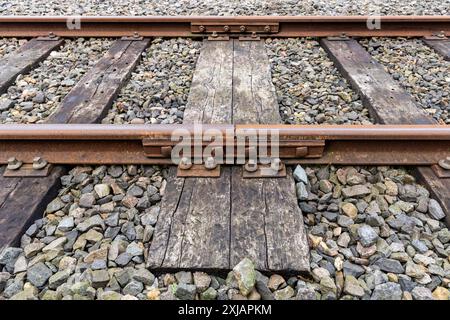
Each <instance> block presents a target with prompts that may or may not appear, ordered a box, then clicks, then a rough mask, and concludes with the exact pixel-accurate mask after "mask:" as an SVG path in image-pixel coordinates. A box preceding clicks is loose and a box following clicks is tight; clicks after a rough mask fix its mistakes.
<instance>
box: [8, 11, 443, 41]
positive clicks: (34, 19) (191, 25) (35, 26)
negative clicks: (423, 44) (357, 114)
mask: <svg viewBox="0 0 450 320" xmlns="http://www.w3.org/2000/svg"><path fill="white" fill-rule="evenodd" d="M273 24H276V28H274V29H271V28H270V25H273ZM233 25H235V26H238V28H237V29H235V28H231V26H233ZM240 26H243V27H244V30H246V33H247V34H248V33H251V32H252V30H253V31H254V32H257V33H260V36H261V37H305V36H311V37H332V36H339V35H342V34H345V35H346V36H350V37H358V36H359V37H364V36H386V37H391V36H392V37H396V36H409V37H423V36H433V35H436V34H440V35H442V36H444V37H445V36H450V16H448V15H445V16H370V15H369V16H230V17H228V16H227V17H223V16H133V17H125V16H3V17H0V36H2V37H36V36H47V35H48V34H49V33H52V34H54V35H56V36H60V37H86V36H89V37H123V36H130V35H133V34H136V33H138V34H139V35H140V36H143V37H162V36H164V37H203V36H208V35H209V34H211V33H212V32H217V33H223V34H227V33H228V34H230V35H231V36H233V35H234V36H239V35H242V33H245V32H240V31H239V30H241V29H240V28H239V27H240ZM225 27H228V28H225ZM199 29H200V30H199ZM225 30H227V31H225ZM234 30H238V31H234Z"/></svg>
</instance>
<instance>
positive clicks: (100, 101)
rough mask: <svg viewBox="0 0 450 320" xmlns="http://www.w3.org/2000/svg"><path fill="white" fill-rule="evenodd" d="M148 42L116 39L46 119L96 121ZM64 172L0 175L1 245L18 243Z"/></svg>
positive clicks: (67, 121) (51, 194)
mask: <svg viewBox="0 0 450 320" xmlns="http://www.w3.org/2000/svg"><path fill="white" fill-rule="evenodd" d="M41 42H47V41H41ZM148 43H149V40H148V39H144V40H141V41H122V40H118V41H116V42H115V43H114V44H113V46H112V47H111V48H110V50H109V51H108V52H107V53H106V54H105V56H104V57H102V58H101V59H100V60H99V61H98V62H97V63H96V64H95V66H94V67H93V68H92V69H91V70H90V71H89V72H88V73H87V74H86V75H85V76H84V77H83V78H82V79H81V80H80V82H79V83H78V84H77V85H76V86H75V87H74V88H73V89H72V91H71V92H69V94H68V95H67V96H66V97H65V98H64V100H63V101H62V102H61V106H60V107H59V108H57V110H56V111H55V113H54V114H53V115H52V116H50V117H49V119H47V120H46V122H48V123H96V122H99V121H100V120H101V118H102V117H103V116H104V114H105V113H106V112H107V110H108V108H109V107H110V106H111V104H112V101H113V99H114V98H115V96H116V95H117V93H118V92H119V90H120V88H121V87H122V86H123V84H124V83H125V81H126V80H127V79H128V76H129V75H130V73H131V71H132V70H133V68H134V67H135V65H136V64H137V62H138V61H139V58H140V56H141V53H142V52H143V51H144V50H145V49H146V47H147V45H148ZM64 172H65V169H64V167H61V166H58V167H54V168H53V170H52V172H51V174H50V175H49V176H48V177H43V178H4V177H3V176H1V177H0V222H1V225H0V233H1V234H2V235H1V236H0V248H1V247H4V246H10V245H17V244H18V239H20V236H21V235H22V233H23V231H25V230H26V228H27V227H28V226H29V225H30V224H32V222H33V221H34V220H35V219H36V218H38V217H39V216H41V215H42V213H43V212H44V210H45V208H46V206H47V204H48V203H49V202H50V201H51V200H52V198H53V197H54V196H55V195H56V192H57V190H58V189H59V185H60V177H61V175H63V174H64ZM3 225H4V226H5V227H4V228H3V227H2V226H3Z"/></svg>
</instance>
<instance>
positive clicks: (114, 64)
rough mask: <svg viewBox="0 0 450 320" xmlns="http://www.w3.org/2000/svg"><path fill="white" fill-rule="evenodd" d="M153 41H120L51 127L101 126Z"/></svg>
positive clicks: (73, 92) (79, 85)
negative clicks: (99, 123) (77, 124)
mask: <svg viewBox="0 0 450 320" xmlns="http://www.w3.org/2000/svg"><path fill="white" fill-rule="evenodd" d="M149 41H150V40H149V39H143V40H139V41H135V40H117V41H116V42H114V44H113V45H112V46H111V48H110V49H109V50H108V52H106V54H105V55H104V56H103V57H102V58H101V59H100V60H99V61H98V62H97V63H96V64H95V66H94V67H93V68H92V69H90V70H89V72H88V73H86V75H84V76H83V77H82V78H81V80H80V81H79V82H78V83H77V84H76V85H75V87H74V88H73V89H72V90H71V91H70V92H69V93H68V94H67V96H66V97H65V98H64V99H63V101H62V102H61V104H60V106H59V108H58V110H57V112H55V113H54V114H53V115H51V116H50V117H49V119H48V122H50V123H93V122H99V121H100V120H101V119H102V118H103V117H104V116H105V115H106V113H107V111H108V109H109V108H110V107H111V105H112V102H113V100H114V99H115V98H116V96H117V94H118V93H119V91H120V89H121V88H122V86H123V84H124V83H125V81H126V80H127V79H128V78H129V76H130V74H131V72H132V71H133V69H134V67H135V66H136V64H137V62H138V61H139V58H140V55H141V53H142V52H143V51H144V50H145V48H147V46H148V44H149Z"/></svg>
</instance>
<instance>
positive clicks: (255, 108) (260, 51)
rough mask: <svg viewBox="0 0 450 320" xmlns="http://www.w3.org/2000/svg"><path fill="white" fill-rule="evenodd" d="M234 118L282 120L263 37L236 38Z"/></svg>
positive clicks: (240, 120)
mask: <svg viewBox="0 0 450 320" xmlns="http://www.w3.org/2000/svg"><path fill="white" fill-rule="evenodd" d="M233 122H234V123H236V124H246V123H263V124H275V123H280V122H281V117H280V113H279V111H278V102H277V95H276V92H275V86H274V85H273V83H272V76H271V72H270V62H269V58H268V56H267V53H266V49H265V47H264V42H262V41H239V40H237V39H236V40H234V68H233Z"/></svg>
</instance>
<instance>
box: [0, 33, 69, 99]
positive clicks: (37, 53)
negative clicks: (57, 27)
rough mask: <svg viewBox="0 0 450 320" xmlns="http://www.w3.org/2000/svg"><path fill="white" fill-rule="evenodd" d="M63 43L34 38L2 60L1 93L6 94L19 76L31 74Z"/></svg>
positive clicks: (0, 74) (0, 66)
mask: <svg viewBox="0 0 450 320" xmlns="http://www.w3.org/2000/svg"><path fill="white" fill-rule="evenodd" d="M63 43H64V41H63V40H38V39H36V38H34V39H31V40H30V41H27V42H26V43H25V44H24V45H22V46H21V47H20V48H19V49H18V50H17V51H15V52H13V53H11V54H9V55H7V56H5V57H3V58H2V59H0V93H3V92H5V91H6V90H7V89H8V87H9V86H10V85H11V84H12V83H13V82H14V81H15V80H16V78H17V76H18V75H19V74H24V73H27V72H29V71H30V70H31V69H33V68H34V67H35V66H37V65H38V64H39V62H41V61H42V60H44V59H45V58H47V57H48V55H49V54H50V53H51V52H52V51H53V50H55V49H56V48H58V47H59V46H61V45H62V44H63Z"/></svg>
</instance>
